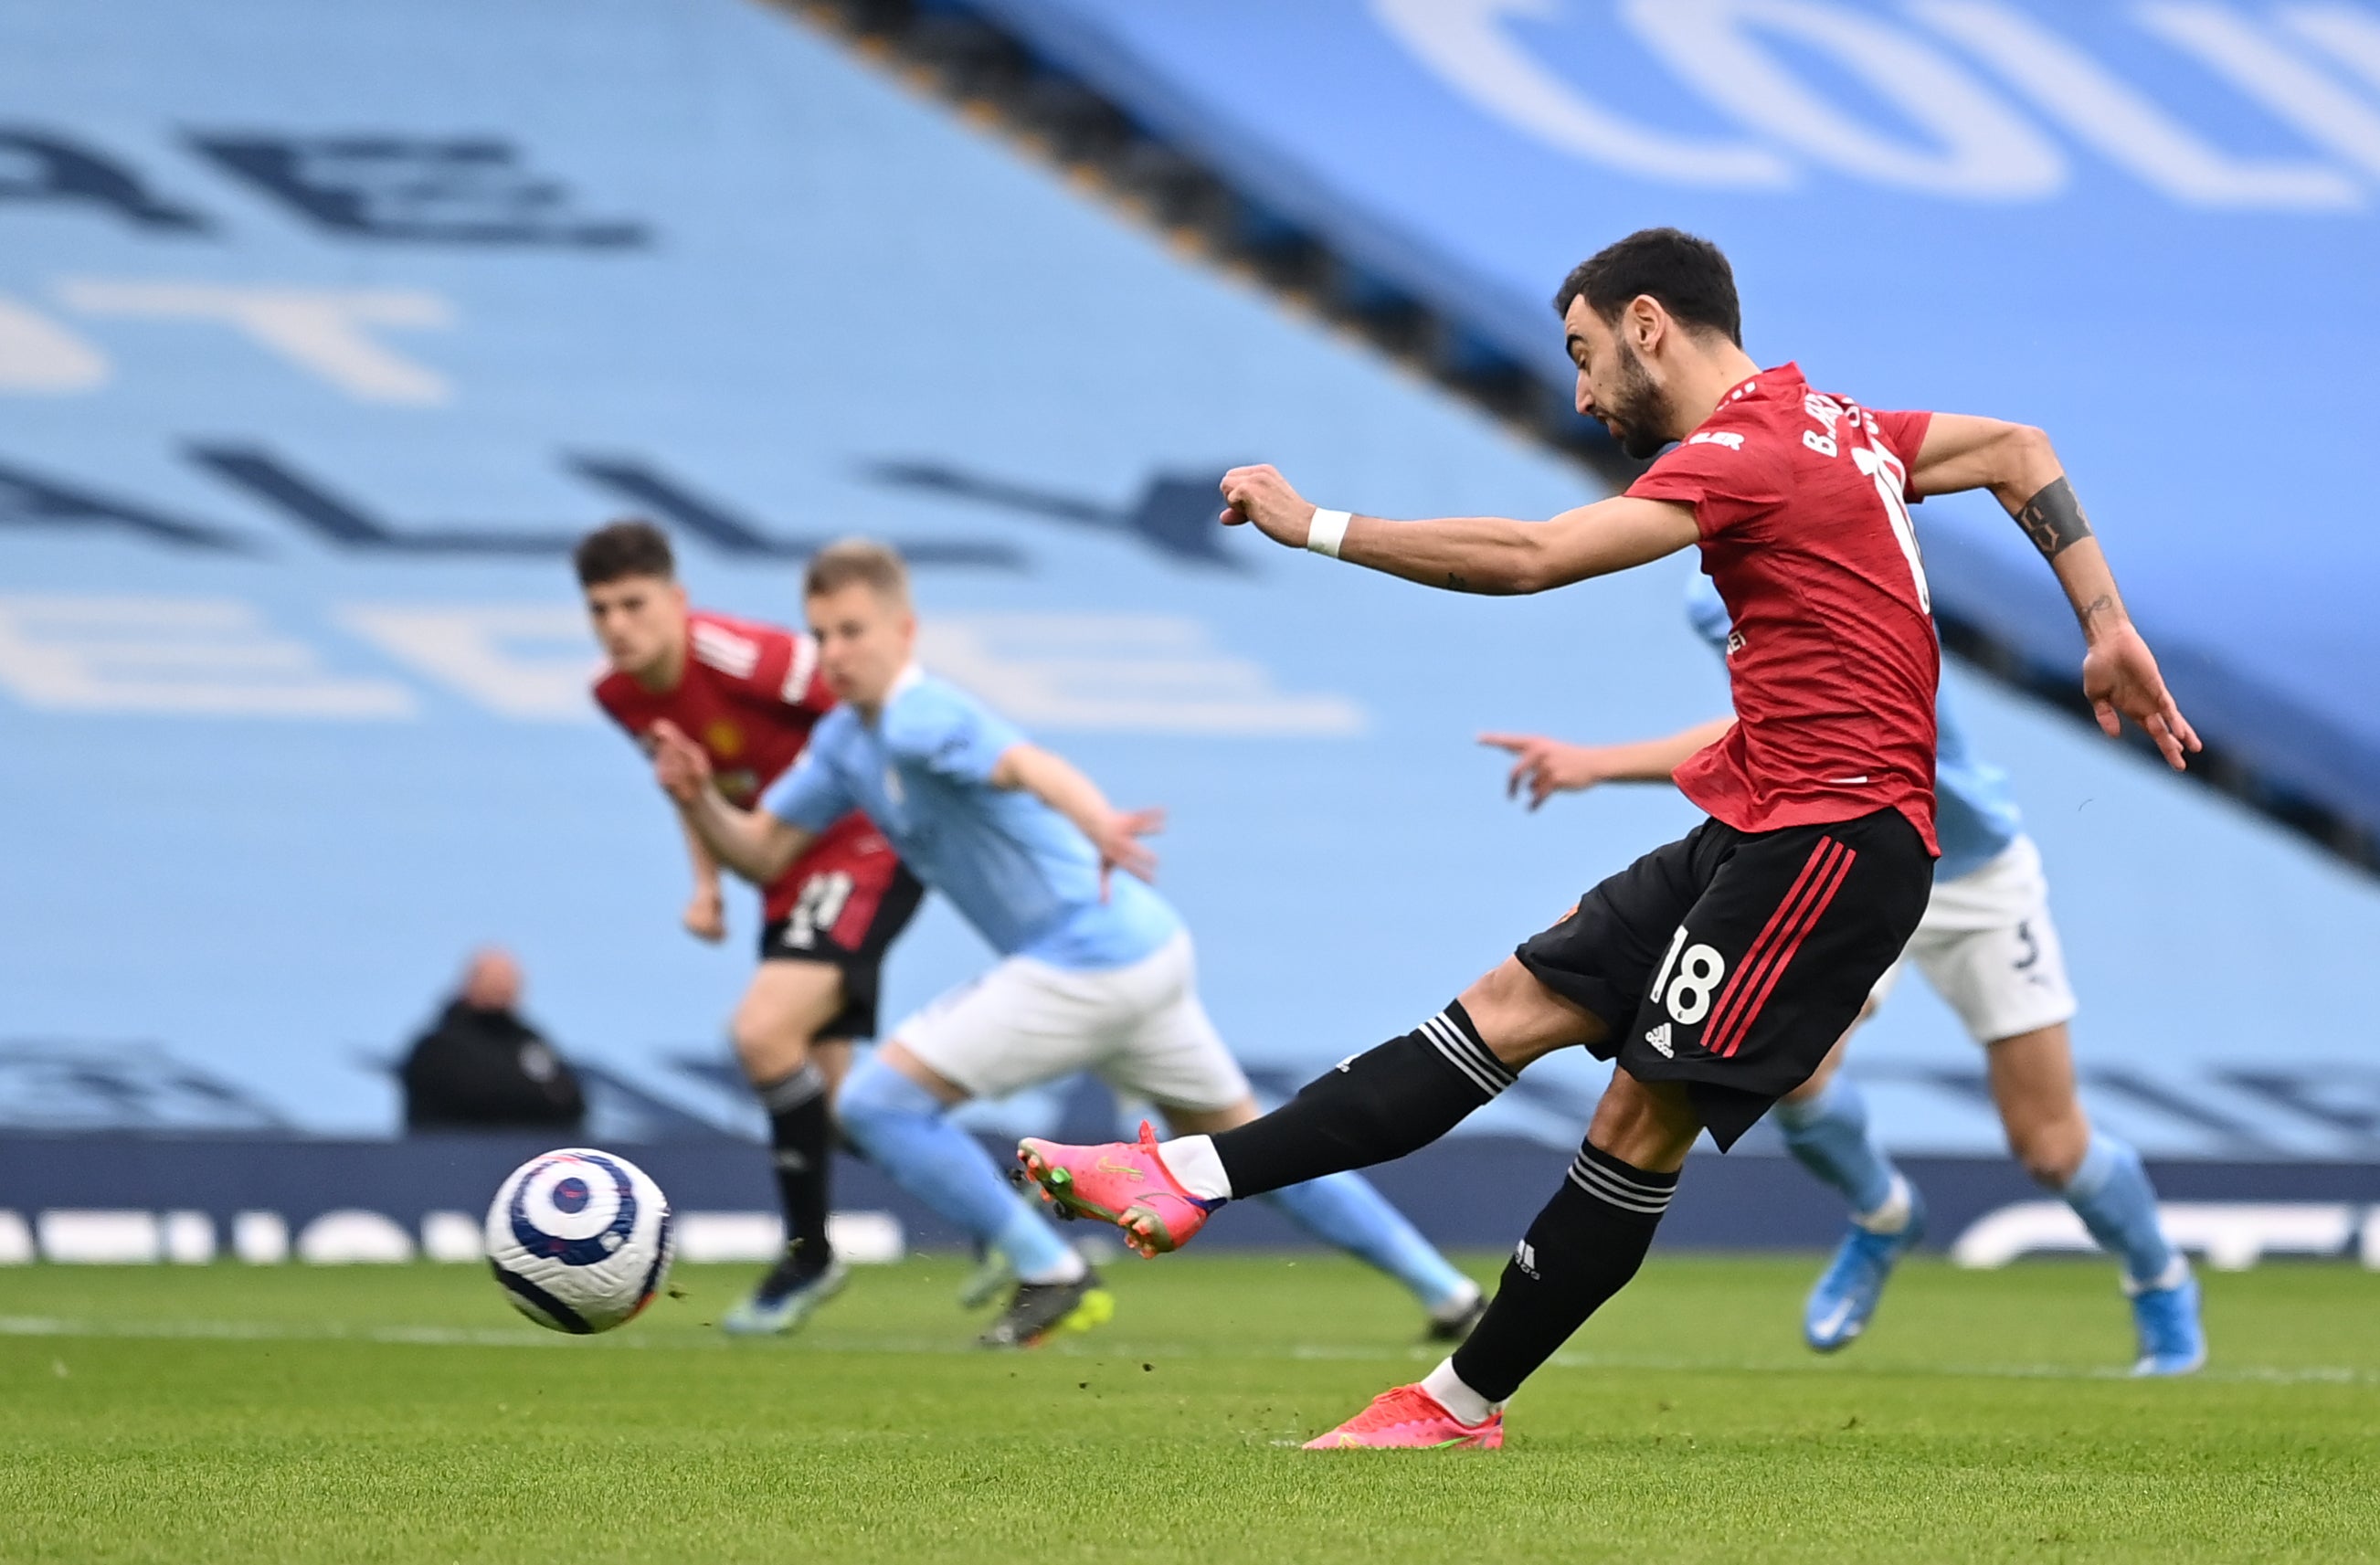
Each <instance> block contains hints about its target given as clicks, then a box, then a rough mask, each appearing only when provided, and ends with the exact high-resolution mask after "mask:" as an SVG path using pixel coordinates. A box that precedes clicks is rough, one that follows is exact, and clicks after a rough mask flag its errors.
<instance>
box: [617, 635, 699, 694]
mask: <svg viewBox="0 0 2380 1565" xmlns="http://www.w3.org/2000/svg"><path fill="white" fill-rule="evenodd" d="M628 677H629V678H631V679H633V680H635V681H636V682H637V685H639V686H640V687H641V688H642V689H643V690H644V691H645V693H646V694H647V695H650V696H666V695H667V694H669V693H670V692H671V691H673V690H674V689H676V688H677V682H678V681H679V680H681V679H684V678H685V677H686V633H685V631H684V630H680V631H679V633H678V635H677V637H676V638H675V639H674V640H673V641H671V642H670V643H669V644H668V645H667V646H666V647H664V648H663V649H662V655H661V656H660V657H658V658H655V659H654V660H653V661H651V662H650V663H649V664H648V665H646V666H645V667H643V668H640V669H638V670H637V671H636V672H635V673H631V674H630V675H628Z"/></svg>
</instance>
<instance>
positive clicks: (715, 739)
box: [702, 717, 744, 760]
mask: <svg viewBox="0 0 2380 1565" xmlns="http://www.w3.org/2000/svg"><path fill="white" fill-rule="evenodd" d="M702 743H703V745H704V746H706V747H707V748H708V749H709V750H710V753H711V754H712V755H714V756H717V757H718V758H720V759H721V760H734V759H735V758H736V757H737V756H739V755H742V754H743V753H744V731H743V730H742V729H740V728H738V727H736V726H735V724H734V723H732V722H728V721H727V720H726V719H725V718H723V717H722V718H720V719H717V720H716V721H714V722H711V723H710V725H709V726H708V727H706V728H704V729H703V731H702Z"/></svg>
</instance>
